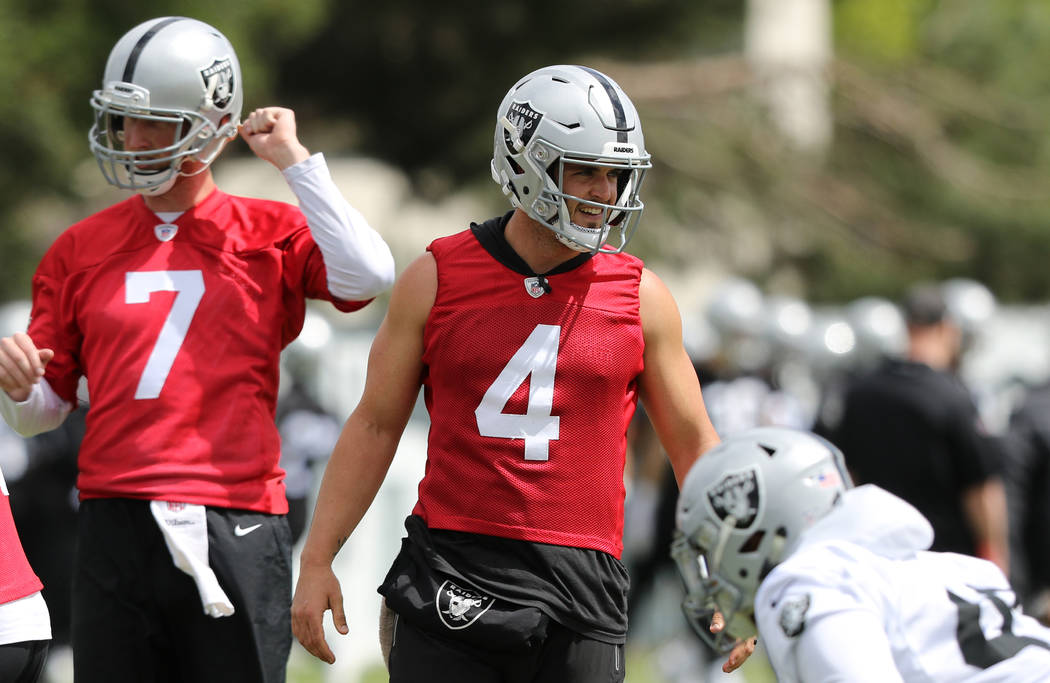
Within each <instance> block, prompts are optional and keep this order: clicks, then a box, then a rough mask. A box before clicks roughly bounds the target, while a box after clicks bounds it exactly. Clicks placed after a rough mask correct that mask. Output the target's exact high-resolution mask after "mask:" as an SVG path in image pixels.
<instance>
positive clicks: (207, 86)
mask: <svg viewBox="0 0 1050 683" xmlns="http://www.w3.org/2000/svg"><path fill="white" fill-rule="evenodd" d="M201 78H202V79H203V80H204V92H205V99H206V100H209V101H210V102H211V103H212V106H214V107H215V108H216V109H225V108H226V105H228V104H229V103H230V100H232V99H233V89H234V88H235V87H236V86H237V84H236V83H234V82H233V66H232V65H231V64H230V59H229V57H227V58H224V59H216V60H215V61H214V62H212V65H211V66H209V67H207V68H204V69H201Z"/></svg>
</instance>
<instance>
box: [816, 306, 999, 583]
mask: <svg viewBox="0 0 1050 683" xmlns="http://www.w3.org/2000/svg"><path fill="white" fill-rule="evenodd" d="M902 309H903V311H904V315H905V319H906V321H907V332H908V350H907V354H906V357H904V358H888V359H886V360H885V361H884V362H883V363H882V364H881V365H879V366H878V367H877V368H876V369H874V370H873V371H871V372H869V373H867V374H865V375H863V376H861V377H860V378H859V379H858V380H856V381H855V382H853V383H852V384H851V385H850V387H849V389H848V391H847V393H846V396H845V402H844V406H843V415H842V419H841V421H840V422H839V423H838V425H837V427H836V428H834V429H833V430H832V431H830V436H831V440H832V441H833V442H834V443H835V444H836V445H837V446H839V447H840V448H841V449H842V450H843V452H845V453H846V463H847V465H848V466H849V469H850V471H851V473H852V474H853V475H854V477H855V478H856V480H857V481H858V482H863V483H872V484H877V485H878V486H880V487H882V488H885V489H886V490H888V491H890V492H891V493H894V494H895V495H898V496H900V497H901V498H904V499H905V500H907V501H908V502H909V503H911V504H912V505H914V506H915V507H916V508H918V510H919V511H920V512H921V513H923V515H924V516H925V517H926V518H927V519H929V521H930V523H931V524H932V525H933V529H934V532H935V535H934V540H933V546H932V547H933V549H934V550H942V551H952V552H959V553H966V554H968V555H976V556H979V557H984V558H985V559H990V560H992V561H994V562H996V563H997V564H999V566H1000V567H1001V568H1002V569H1003V570H1004V571H1005V570H1007V568H1008V558H1009V555H1008V552H1009V551H1008V540H1007V514H1006V501H1005V496H1004V489H1003V483H1002V478H1001V474H1000V472H1001V468H1002V465H1003V463H1002V454H1001V449H1000V446H999V444H998V443H997V441H996V440H995V439H994V438H992V436H991V435H990V434H989V433H988V432H987V430H986V429H985V428H984V426H983V423H982V422H981V420H980V417H979V415H978V412H977V408H976V406H975V405H974V402H973V399H972V398H971V394H970V392H969V391H968V389H967V388H966V387H965V386H964V385H963V383H962V381H961V380H960V379H959V377H958V376H957V375H956V374H955V373H954V371H953V369H952V368H953V365H954V364H955V363H956V359H957V358H958V354H959V352H960V344H961V340H962V337H961V332H960V330H959V328H958V326H957V325H956V323H955V322H954V320H953V318H951V317H950V316H949V315H948V309H947V306H946V303H945V300H944V296H943V293H942V291H941V289H940V288H939V287H938V286H937V285H918V286H916V287H914V288H912V290H911V291H909V293H908V295H907V296H906V297H905V300H904V302H903V304H902Z"/></svg>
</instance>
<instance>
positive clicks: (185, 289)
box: [124, 270, 204, 399]
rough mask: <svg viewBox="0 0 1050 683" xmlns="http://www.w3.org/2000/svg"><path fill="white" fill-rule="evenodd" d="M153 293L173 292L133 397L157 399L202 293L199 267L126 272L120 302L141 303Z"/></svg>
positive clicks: (202, 277)
mask: <svg viewBox="0 0 1050 683" xmlns="http://www.w3.org/2000/svg"><path fill="white" fill-rule="evenodd" d="M153 292H175V293H176V294H175V301H174V303H172V305H171V311H170V312H169V313H168V317H167V318H166V319H165V320H164V327H162V328H161V330H160V335H159V336H158V337H157V343H156V345H155V346H154V347H153V351H152V352H151V353H150V355H149V360H148V361H146V368H145V369H144V370H143V371H142V377H140V378H139V386H138V388H137V389H136V390H135V398H137V399H138V398H157V397H158V396H160V390H161V388H163V386H164V382H165V380H167V379H168V373H169V372H171V366H172V363H174V362H175V356H177V355H178V353H179V349H180V348H181V347H182V340H183V339H185V338H186V331H187V330H189V329H190V321H191V320H193V314H194V313H195V312H196V311H197V306H198V305H200V302H201V297H203V296H204V276H203V275H202V274H201V271H199V270H154V271H144V272H137V273H126V274H125V278H124V302H125V303H129V304H144V303H147V302H148V301H149V297H150V294H152V293H153Z"/></svg>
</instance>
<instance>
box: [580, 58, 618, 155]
mask: <svg viewBox="0 0 1050 683" xmlns="http://www.w3.org/2000/svg"><path fill="white" fill-rule="evenodd" d="M580 68H581V69H583V70H584V71H586V72H587V73H589V74H590V75H592V76H594V78H595V80H597V81H598V82H599V83H600V84H601V86H602V87H603V88H605V94H606V95H607V96H608V97H609V104H611V105H612V108H613V114H614V115H615V116H616V141H617V142H627V114H626V113H625V112H624V110H623V102H621V101H620V96H619V95H617V94H616V86H614V85H613V84H612V82H611V81H609V79H608V78H606V77H605V74H603V73H602V72H600V71H595V70H594V69H592V68H590V67H586V66H581V67H580Z"/></svg>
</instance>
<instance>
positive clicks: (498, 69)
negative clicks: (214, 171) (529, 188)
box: [281, 0, 743, 195]
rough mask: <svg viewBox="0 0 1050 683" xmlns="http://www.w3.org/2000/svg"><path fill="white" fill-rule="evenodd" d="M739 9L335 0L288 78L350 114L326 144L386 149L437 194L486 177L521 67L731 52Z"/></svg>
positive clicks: (664, 3) (589, 0)
mask: <svg viewBox="0 0 1050 683" xmlns="http://www.w3.org/2000/svg"><path fill="white" fill-rule="evenodd" d="M742 14H743V9H742V4H741V3H740V2H739V0H622V1H620V2H615V3H609V2H608V1H607V0H574V1H573V2H565V0H533V1H532V2H521V1H520V0H489V1H487V2H483V3H480V2H474V1H472V0H454V1H452V2H443V3H439V4H435V3H433V2H428V1H427V0H386V1H385V2H382V3H376V2H343V3H335V4H334V5H333V7H332V14H331V17H330V18H329V20H328V22H327V25H326V27H325V28H324V29H323V30H322V31H320V32H319V33H317V34H316V35H315V36H314V37H313V39H312V40H310V41H309V42H307V43H306V44H304V45H303V46H302V47H301V49H300V50H299V51H298V52H297V54H295V55H294V56H293V57H292V59H290V60H289V61H288V62H286V63H285V64H283V66H282V71H281V85H282V91H283V93H284V94H286V95H288V96H289V97H291V98H292V99H293V100H294V101H295V102H296V104H297V108H298V109H299V110H300V111H303V112H304V114H307V115H309V114H310V113H312V114H313V115H315V116H317V117H318V118H325V119H326V121H328V123H329V124H330V123H331V118H332V115H333V114H335V115H337V116H338V117H340V118H342V119H343V120H344V122H352V123H353V127H352V128H351V129H349V130H348V129H347V128H345V127H344V128H336V129H332V130H331V136H332V138H333V139H331V140H329V141H327V143H326V145H325V148H326V149H332V148H333V147H334V148H336V149H338V148H340V147H342V148H345V149H351V148H352V149H354V150H355V151H359V152H362V153H364V154H367V155H370V156H375V157H378V158H382V159H386V160H387V161H390V162H392V163H393V164H395V165H397V166H398V167H400V168H402V169H405V170H407V171H408V172H409V173H410V174H411V175H412V176H413V177H414V179H415V180H416V181H417V188H418V189H419V190H421V191H423V192H424V193H427V194H435V195H440V194H443V193H445V192H448V191H449V190H450V189H451V188H452V185H453V184H454V183H456V182H458V181H459V180H462V179H464V178H469V177H476V176H477V175H479V174H481V175H487V164H486V163H485V161H484V160H485V159H486V157H487V156H489V155H491V153H492V152H491V146H492V126H493V125H494V120H495V119H494V115H495V110H496V106H497V105H498V104H499V102H500V100H501V99H502V97H503V94H504V93H505V92H506V91H507V89H508V88H509V87H510V86H511V85H513V83H514V81H515V80H516V79H518V78H520V77H521V76H522V75H524V74H525V73H528V72H529V71H531V70H533V69H535V68H539V67H541V66H546V65H547V64H551V63H587V62H588V61H590V60H591V59H592V58H593V57H594V56H595V55H600V56H602V57H603V58H605V59H606V60H614V61H623V62H626V63H630V62H634V61H638V60H648V61H651V60H658V59H667V58H672V57H676V56H681V55H683V54H691V53H695V52H706V53H716V52H720V51H726V50H735V49H737V48H738V47H739V42H740V37H739V33H740V30H739V25H740V21H741V17H742ZM310 128H311V129H316V128H317V126H311V127H310ZM339 136H342V137H341V138H340V137H339Z"/></svg>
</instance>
